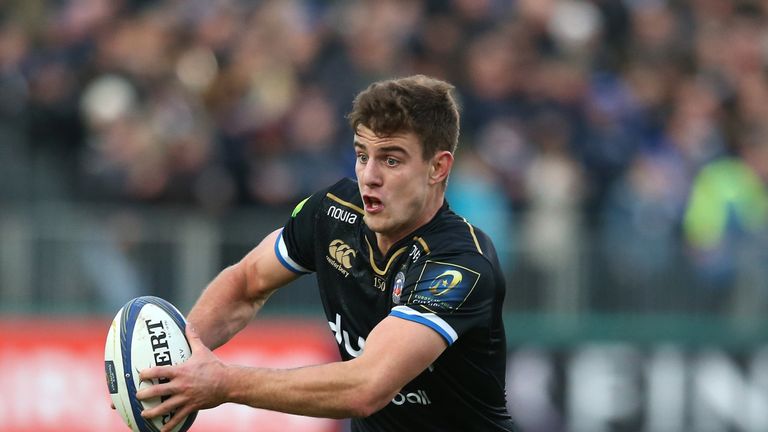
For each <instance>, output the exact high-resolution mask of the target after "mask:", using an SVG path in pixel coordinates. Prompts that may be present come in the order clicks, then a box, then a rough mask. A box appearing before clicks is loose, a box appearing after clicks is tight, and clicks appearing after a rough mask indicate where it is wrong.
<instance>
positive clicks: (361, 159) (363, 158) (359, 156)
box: [357, 153, 368, 164]
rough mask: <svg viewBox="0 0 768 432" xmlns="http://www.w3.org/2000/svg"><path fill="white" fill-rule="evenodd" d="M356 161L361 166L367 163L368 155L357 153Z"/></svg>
mask: <svg viewBox="0 0 768 432" xmlns="http://www.w3.org/2000/svg"><path fill="white" fill-rule="evenodd" d="M357 161H358V162H360V163H361V164H364V163H368V155H367V154H365V153H358V154H357Z"/></svg>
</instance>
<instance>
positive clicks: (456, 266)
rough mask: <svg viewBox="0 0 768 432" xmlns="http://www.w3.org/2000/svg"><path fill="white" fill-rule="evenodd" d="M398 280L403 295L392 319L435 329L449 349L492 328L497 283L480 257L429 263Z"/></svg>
mask: <svg viewBox="0 0 768 432" xmlns="http://www.w3.org/2000/svg"><path fill="white" fill-rule="evenodd" d="M395 279H396V280H395V287H394V292H398V291H401V294H400V295H399V299H398V300H397V301H396V303H397V304H396V305H395V306H394V307H393V308H392V310H391V312H390V315H392V316H395V317H398V318H402V319H405V320H409V321H414V322H418V323H420V324H423V325H426V326H428V327H430V328H432V329H433V330H435V331H436V332H437V333H439V334H440V335H441V336H442V337H443V338H444V339H445V340H446V342H448V345H451V344H453V343H454V342H456V341H457V340H458V338H459V337H461V335H462V334H465V333H466V332H468V331H469V330H471V329H473V328H477V327H479V326H484V327H487V326H488V325H489V322H490V317H491V313H492V307H493V298H494V295H495V291H496V289H495V288H496V287H495V285H496V283H497V281H496V277H495V275H494V273H493V269H492V267H491V265H490V263H489V262H488V261H487V260H485V259H484V258H483V257H482V256H480V255H469V256H463V257H458V258H451V259H446V260H439V259H435V260H427V261H426V262H425V263H423V264H421V265H417V266H413V267H412V268H411V270H409V272H408V273H407V274H405V275H398V276H397V277H396V278H395ZM398 279H400V280H398ZM398 285H400V286H401V288H398Z"/></svg>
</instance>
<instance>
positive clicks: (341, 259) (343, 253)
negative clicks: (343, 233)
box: [328, 239, 357, 270]
mask: <svg viewBox="0 0 768 432" xmlns="http://www.w3.org/2000/svg"><path fill="white" fill-rule="evenodd" d="M328 253H329V254H330V255H331V257H333V259H334V260H336V262H337V263H339V264H341V265H342V266H344V268H345V269H347V270H349V269H351V268H352V258H354V257H356V256H357V253H356V252H355V250H354V249H352V248H351V247H349V245H348V244H346V243H344V242H343V241H341V240H338V239H337V240H334V241H332V242H331V244H330V245H329V246H328Z"/></svg>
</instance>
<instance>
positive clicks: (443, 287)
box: [429, 270, 462, 297]
mask: <svg viewBox="0 0 768 432" xmlns="http://www.w3.org/2000/svg"><path fill="white" fill-rule="evenodd" d="M461 279H462V277H461V272H459V271H457V270H446V271H445V272H443V273H442V274H440V275H439V276H437V277H436V278H435V280H434V281H433V282H432V284H431V285H430V286H429V291H430V292H431V293H432V294H433V295H434V296H435V297H439V296H441V295H443V294H445V293H447V292H448V291H450V290H452V289H454V288H456V285H458V284H460V283H461Z"/></svg>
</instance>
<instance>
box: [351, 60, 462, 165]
mask: <svg viewBox="0 0 768 432" xmlns="http://www.w3.org/2000/svg"><path fill="white" fill-rule="evenodd" d="M453 89H454V87H453V86H452V85H451V84H449V83H447V82H445V81H441V80H438V79H435V78H430V77H427V76H424V75H414V76H410V77H405V78H398V79H393V80H385V81H378V82H375V83H373V84H371V85H370V86H368V88H367V89H365V90H363V91H362V92H360V93H359V94H358V95H357V97H355V100H354V102H353V103H352V111H351V112H350V113H349V114H348V115H347V118H348V119H349V125H350V126H351V127H352V130H353V131H357V127H358V126H360V125H363V126H365V127H367V128H369V129H371V130H372V131H373V132H374V133H375V134H376V135H379V136H387V135H391V134H394V133H398V132H413V133H415V134H416V136H418V137H419V139H420V141H421V145H422V149H423V154H422V156H423V158H424V159H429V158H431V157H432V156H434V155H435V153H437V152H438V151H442V150H448V151H450V152H451V153H453V152H454V151H455V150H456V146H457V145H458V142H459V108H458V105H457V104H456V100H455V99H454V97H453Z"/></svg>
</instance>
